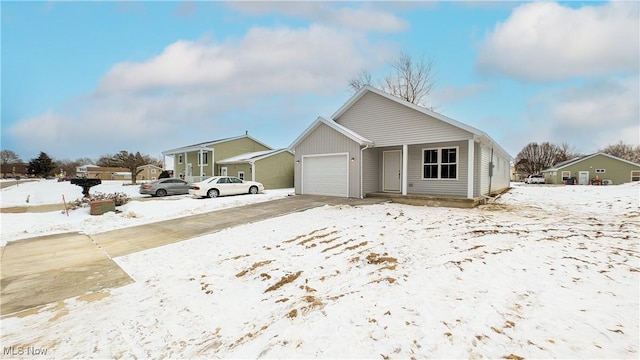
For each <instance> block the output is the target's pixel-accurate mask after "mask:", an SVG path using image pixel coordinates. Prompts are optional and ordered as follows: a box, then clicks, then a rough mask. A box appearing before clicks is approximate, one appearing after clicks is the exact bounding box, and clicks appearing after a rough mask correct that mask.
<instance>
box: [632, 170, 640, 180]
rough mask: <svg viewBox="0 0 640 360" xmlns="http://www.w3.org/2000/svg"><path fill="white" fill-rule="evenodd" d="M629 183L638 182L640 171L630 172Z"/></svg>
mask: <svg viewBox="0 0 640 360" xmlns="http://www.w3.org/2000/svg"><path fill="white" fill-rule="evenodd" d="M631 181H640V171H637V170H634V171H631Z"/></svg>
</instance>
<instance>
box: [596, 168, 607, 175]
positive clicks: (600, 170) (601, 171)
mask: <svg viewBox="0 0 640 360" xmlns="http://www.w3.org/2000/svg"><path fill="white" fill-rule="evenodd" d="M604 173H605V169H596V174H604Z"/></svg>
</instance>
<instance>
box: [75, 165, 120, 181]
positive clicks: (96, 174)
mask: <svg viewBox="0 0 640 360" xmlns="http://www.w3.org/2000/svg"><path fill="white" fill-rule="evenodd" d="M76 175H78V176H81V177H86V178H90V179H100V180H131V170H129V169H127V168H121V167H105V166H96V165H83V166H79V167H77V168H76Z"/></svg>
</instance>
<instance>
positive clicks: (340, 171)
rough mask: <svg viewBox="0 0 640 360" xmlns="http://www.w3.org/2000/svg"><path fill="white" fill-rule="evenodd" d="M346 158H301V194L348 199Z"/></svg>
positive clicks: (337, 156)
mask: <svg viewBox="0 0 640 360" xmlns="http://www.w3.org/2000/svg"><path fill="white" fill-rule="evenodd" d="M348 166H349V161H348V156H347V154H340V155H322V156H305V157H303V158H302V193H303V194H309V195H329V196H344V197H348V196H349V192H348V190H347V189H348V174H347V171H348V169H349V168H348Z"/></svg>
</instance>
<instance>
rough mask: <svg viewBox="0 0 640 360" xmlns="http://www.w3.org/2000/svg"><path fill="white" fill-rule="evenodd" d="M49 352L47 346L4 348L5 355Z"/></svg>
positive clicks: (36, 354)
mask: <svg viewBox="0 0 640 360" xmlns="http://www.w3.org/2000/svg"><path fill="white" fill-rule="evenodd" d="M48 352H49V349H47V348H40V347H35V346H5V347H3V348H2V354H3V355H4V356H46V355H47V353H48Z"/></svg>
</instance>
